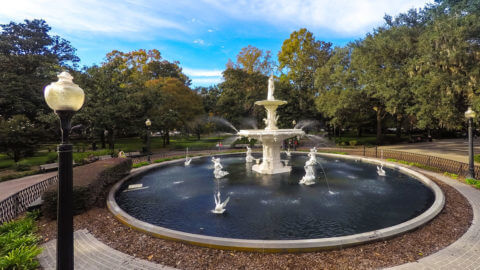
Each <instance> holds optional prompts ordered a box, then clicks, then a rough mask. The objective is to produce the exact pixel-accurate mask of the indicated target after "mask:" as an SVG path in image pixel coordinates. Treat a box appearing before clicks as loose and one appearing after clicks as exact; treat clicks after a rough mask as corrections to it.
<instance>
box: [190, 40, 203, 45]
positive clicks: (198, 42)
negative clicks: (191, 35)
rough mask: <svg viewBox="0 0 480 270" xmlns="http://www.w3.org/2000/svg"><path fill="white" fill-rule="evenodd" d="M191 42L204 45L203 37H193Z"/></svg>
mask: <svg viewBox="0 0 480 270" xmlns="http://www.w3.org/2000/svg"><path fill="white" fill-rule="evenodd" d="M193 43H195V44H199V45H205V41H204V40H203V39H195V40H194V41H193Z"/></svg>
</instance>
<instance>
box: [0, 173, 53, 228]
mask: <svg viewBox="0 0 480 270" xmlns="http://www.w3.org/2000/svg"><path fill="white" fill-rule="evenodd" d="M57 181H58V176H57V175H55V176H53V177H50V178H48V179H45V180H43V181H42V182H39V183H37V184H35V185H32V186H29V187H27V188H25V189H23V190H21V191H19V192H17V193H15V194H13V195H11V196H9V197H8V198H6V199H5V200H3V201H1V202H0V224H1V223H3V222H7V221H10V220H12V219H14V218H15V217H16V216H17V215H19V214H20V213H22V212H23V211H25V210H26V209H27V208H28V207H29V206H30V205H31V204H32V203H33V202H34V201H36V200H37V199H38V198H40V196H41V195H42V193H43V192H44V191H45V190H46V189H47V188H48V187H49V186H50V185H52V184H55V183H57Z"/></svg>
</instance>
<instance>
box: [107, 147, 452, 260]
mask: <svg viewBox="0 0 480 270" xmlns="http://www.w3.org/2000/svg"><path fill="white" fill-rule="evenodd" d="M294 153H297V154H307V153H306V152H294ZM224 155H227V154H224ZM228 155H230V154H228ZM318 155H324V156H330V157H336V158H342V159H354V160H359V161H361V162H367V163H373V164H380V163H383V164H384V166H387V167H389V168H393V169H397V170H399V171H401V172H402V173H405V174H408V175H410V176H413V177H415V178H416V179H418V180H419V181H421V182H422V183H423V184H425V185H426V186H427V187H429V188H430V189H431V190H432V191H433V192H434V195H435V201H434V203H433V204H432V206H431V207H430V208H429V209H427V210H426V211H425V212H423V213H422V214H421V215H419V216H417V217H415V218H413V219H411V220H408V221H406V222H403V223H401V224H398V225H395V226H392V227H387V228H383V229H380V230H375V231H370V232H365V233H360V234H354V235H348V236H341V237H331V238H317V239H302V240H249V239H233V238H222V237H213V236H205V235H198V234H191V233H185V232H181V231H175V230H171V229H167V228H164V227H160V226H156V225H153V224H150V223H146V222H143V221H141V220H138V219H136V218H134V217H132V216H130V215H129V214H127V213H126V212H125V211H123V210H122V209H121V208H120V207H119V206H118V204H117V203H116V201H115V194H116V192H117V191H118V189H119V188H120V186H121V185H122V184H123V183H124V182H125V181H128V180H129V179H131V178H132V177H135V176H139V175H141V174H144V173H146V172H148V171H150V170H152V169H154V168H158V167H162V166H165V165H167V164H172V163H178V162H183V159H180V160H173V161H166V162H162V163H158V164H152V165H149V166H146V167H142V168H139V169H137V170H135V171H134V172H133V173H131V174H130V175H129V176H127V177H125V178H124V179H122V180H121V181H119V182H118V183H116V184H115V185H114V186H113V187H112V189H111V190H110V192H109V195H108V198H107V207H108V209H109V210H110V212H111V213H112V214H113V215H114V216H115V217H116V218H117V219H118V220H119V221H120V222H122V223H124V224H125V225H127V226H129V227H131V228H133V229H135V230H138V231H141V232H144V233H147V234H150V235H153V236H156V237H159V238H164V239H171V240H175V241H182V242H187V243H191V244H194V245H199V246H205V247H213V248H220V249H230V250H248V251H260V252H285V251H287V252H299V251H302V252H303V251H313V250H322V249H333V248H342V247H346V246H352V245H358V244H362V243H367V242H372V241H376V240H380V239H385V238H390V237H393V236H395V235H398V234H402V233H405V232H408V231H410V230H412V229H415V228H417V227H419V226H421V225H423V224H425V223H427V222H428V221H430V220H431V219H433V218H434V217H435V216H436V215H437V214H439V213H440V211H441V210H442V209H443V206H444V204H445V196H444V195H443V192H442V191H441V189H440V188H439V187H438V186H437V185H436V184H435V183H434V182H433V181H431V180H430V179H429V178H427V177H426V176H424V175H422V174H420V173H418V172H416V171H414V170H411V169H409V168H406V167H402V166H399V165H397V164H394V163H390V162H380V161H378V160H375V159H370V158H364V157H359V156H347V155H338V154H327V153H318ZM210 156H213V155H210ZM202 157H205V156H202ZM193 158H200V157H193Z"/></svg>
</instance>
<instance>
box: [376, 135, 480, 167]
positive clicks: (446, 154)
mask: <svg viewBox="0 0 480 270" xmlns="http://www.w3.org/2000/svg"><path fill="white" fill-rule="evenodd" d="M473 146H474V149H473V152H474V153H476V154H480V139H476V140H474V142H473ZM379 148H380V149H382V148H383V149H391V150H397V151H405V152H412V153H417V154H424V155H431V156H437V157H441V158H446V159H452V160H456V161H460V162H465V163H468V140H465V139H448V140H435V141H433V142H422V143H408V144H396V145H385V146H380V147H379ZM477 164H479V163H477Z"/></svg>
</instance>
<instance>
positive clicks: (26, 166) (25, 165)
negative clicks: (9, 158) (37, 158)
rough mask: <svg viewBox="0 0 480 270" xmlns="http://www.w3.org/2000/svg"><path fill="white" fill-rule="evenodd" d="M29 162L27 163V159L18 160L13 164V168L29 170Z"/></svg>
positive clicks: (22, 170) (21, 170) (20, 170)
mask: <svg viewBox="0 0 480 270" xmlns="http://www.w3.org/2000/svg"><path fill="white" fill-rule="evenodd" d="M30 166H31V165H30V163H28V161H25V160H24V161H20V162H17V164H15V170H17V171H19V172H24V171H28V170H30Z"/></svg>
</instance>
